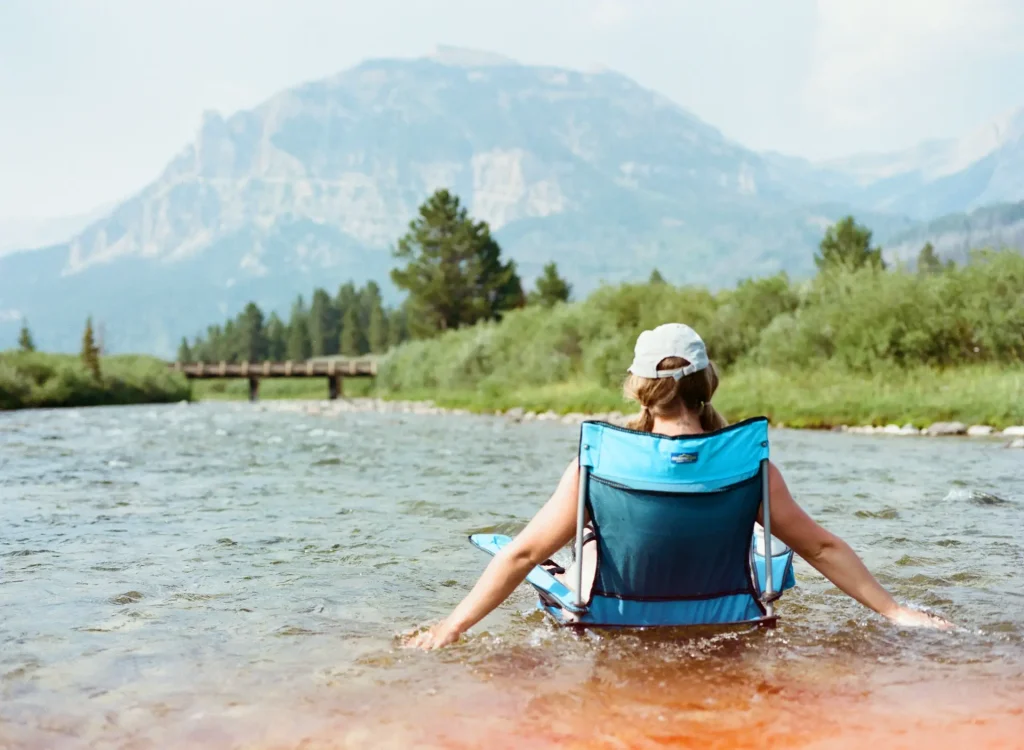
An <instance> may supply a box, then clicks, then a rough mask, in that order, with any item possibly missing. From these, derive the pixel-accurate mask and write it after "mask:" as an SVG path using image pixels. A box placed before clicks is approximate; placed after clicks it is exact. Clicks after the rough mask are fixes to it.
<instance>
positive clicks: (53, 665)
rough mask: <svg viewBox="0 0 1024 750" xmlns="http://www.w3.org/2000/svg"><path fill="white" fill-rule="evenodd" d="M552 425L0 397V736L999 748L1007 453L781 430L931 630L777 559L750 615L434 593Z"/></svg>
mask: <svg viewBox="0 0 1024 750" xmlns="http://www.w3.org/2000/svg"><path fill="white" fill-rule="evenodd" d="M576 434H577V431H576V428H573V427H570V426H565V425H560V424H549V423H548V424H546V423H532V424H513V423H511V422H508V421H505V420H502V419H499V418H484V417H460V416H418V415H403V414H374V413H371V414H342V415H340V416H324V415H318V414H315V413H302V412H296V411H293V412H288V411H282V410H279V409H274V408H268V407H260V406H257V407H253V406H250V405H248V404H245V405H242V404H227V405H206V404H204V405H199V406H195V405H193V406H187V407H185V406H168V407H157V408H151V407H142V408H127V409H121V408H118V409H87V410H62V411H38V412H18V413H8V414H2V415H0V531H2V534H0V574H2V577H0V747H4V748H7V747H11V748H58V749H59V748H81V747H100V748H185V747H188V748H193V747H217V748H228V747H246V748H363V747H372V748H376V747H381V748H392V747H394V748H408V747H446V748H447V747H459V748H463V747H464V748H476V747H484V746H487V747H489V748H506V747H508V748H512V747H588V748H605V747H607V748H623V747H638V748H647V747H658V748H661V747H666V746H678V747H701V748H743V747H760V748H766V747H767V748H804V747H807V748H863V747H865V746H868V745H869V744H873V745H874V747H877V748H902V747H906V748H917V747H927V748H946V747H949V748H953V747H956V748H982V747H1003V748H1024V453H1021V452H1020V451H1014V450H1007V449H1005V448H1003V447H1002V446H1001V444H1000V443H999V442H989V441H985V440H969V439H955V438H952V439H927V438H899V437H894V438H887V437H878V436H854V435H843V434H830V433H808V432H791V431H776V432H774V433H773V435H772V451H773V458H774V460H775V461H776V462H777V463H778V464H779V466H780V467H781V468H782V470H783V473H784V474H785V476H786V477H787V480H788V482H789V484H790V487H791V489H792V491H793V493H794V496H796V497H797V499H798V501H800V502H801V503H802V504H803V505H804V506H805V507H806V508H807V509H808V510H809V511H810V512H811V514H812V515H813V516H815V517H816V518H817V519H818V520H819V521H821V522H822V523H823V524H825V525H826V526H828V527H829V528H830V529H832V530H833V531H835V532H837V533H839V534H840V535H841V536H843V537H844V538H845V539H847V541H849V542H850V543H851V544H852V545H853V546H854V548H855V549H857V550H859V551H860V552H861V553H862V556H863V557H864V558H865V561H866V562H867V564H868V566H869V567H870V568H871V569H872V570H873V571H874V572H875V573H876V575H877V576H878V577H879V579H880V580H881V581H882V582H883V583H884V584H885V585H886V586H888V587H889V588H890V589H891V590H892V591H894V593H895V594H896V595H897V597H898V598H900V599H901V600H905V601H909V602H914V603H917V604H919V605H922V606H926V607H929V608H933V609H934V610H936V611H939V612H941V613H942V614H944V615H945V616H947V617H949V618H950V619H952V620H954V621H955V622H956V623H957V625H958V626H959V627H958V628H957V630H955V631H953V632H947V633H940V632H934V631H910V630H901V629H898V628H896V627H893V626H891V625H889V624H888V623H886V622H884V621H882V620H881V619H880V618H879V617H877V616H875V615H873V614H872V613H870V612H868V611H867V610H865V609H863V608H862V607H860V606H859V605H857V604H856V603H855V602H852V601H851V600H849V599H847V598H846V597H845V596H843V595H841V594H840V593H839V592H838V591H837V590H836V589H834V588H833V587H832V586H831V585H830V584H828V583H827V582H826V581H825V580H824V579H822V578H821V577H820V576H818V575H817V574H816V573H815V572H814V571H813V570H811V569H810V568H809V566H807V565H806V564H804V563H803V562H802V561H798V563H797V568H796V570H797V577H798V588H797V589H795V590H793V591H790V592H788V593H787V595H786V596H785V597H784V599H783V600H782V602H781V605H780V608H779V609H780V614H781V623H780V626H779V628H778V629H777V630H776V631H774V632H757V633H751V634H739V635H738V634H729V635H716V634H712V633H698V634H692V633H687V634H679V633H675V634H673V635H672V636H671V637H669V636H666V635H663V634H660V633H651V632H646V633H618V634H609V633H591V634H587V635H584V636H582V637H581V636H577V635H574V634H572V633H570V632H565V631H560V630H556V629H555V628H553V627H552V626H551V625H549V624H548V622H547V621H546V620H545V619H544V618H543V617H541V616H540V615H539V614H538V613H537V612H536V611H535V609H534V602H535V599H534V597H533V595H532V594H531V591H530V590H529V589H528V588H526V587H521V588H520V589H519V590H517V592H516V593H515V594H514V595H513V597H512V598H511V599H510V600H509V601H508V602H506V603H505V604H504V605H503V606H502V607H500V608H499V610H498V611H496V612H495V613H494V614H492V615H491V616H489V617H488V618H487V619H486V620H484V622H482V623H481V624H480V625H478V626H477V627H476V628H475V629H474V630H473V631H472V632H471V633H470V634H469V635H468V637H466V638H465V639H464V640H463V641H462V642H461V643H460V644H458V645H456V646H454V647H452V648H449V649H446V650H443V651H440V652H434V653H429V654H428V653H421V652H414V651H409V650H406V649H402V648H400V647H399V643H400V641H399V639H398V637H397V636H398V634H400V633H401V632H403V631H406V630H408V629H409V628H411V627H413V626H415V625H417V624H418V623H421V622H423V621H428V620H431V619H436V618H439V617H441V616H442V615H444V614H445V613H446V612H447V611H448V610H449V609H450V608H451V607H452V606H453V605H454V604H455V603H456V602H457V601H458V600H459V599H460V598H461V596H462V595H463V594H464V593H465V592H466V591H467V590H468V588H469V587H470V586H471V585H472V583H473V581H474V580H475V579H476V576H477V575H478V574H479V573H480V572H481V571H482V570H483V568H484V565H485V564H486V562H487V560H488V558H487V557H486V556H485V555H484V554H483V553H481V552H479V551H477V550H475V549H473V548H472V547H471V546H470V545H469V544H468V543H467V541H466V536H467V534H470V533H472V532H477V531H484V530H488V531H489V530H494V531H498V532H501V533H515V532H516V531H517V530H518V529H520V528H521V527H522V526H523V525H524V524H525V522H526V521H527V520H528V519H529V517H530V515H531V514H532V513H533V511H534V510H535V509H536V508H537V507H538V506H539V505H540V504H541V503H542V502H543V501H544V500H545V499H546V497H547V495H548V494H549V493H550V492H551V490H552V489H553V488H554V485H555V483H556V482H557V480H558V477H559V475H560V472H561V471H562V469H563V468H564V466H565V464H566V462H568V461H569V459H570V458H571V457H572V456H573V454H574V451H575V448H576Z"/></svg>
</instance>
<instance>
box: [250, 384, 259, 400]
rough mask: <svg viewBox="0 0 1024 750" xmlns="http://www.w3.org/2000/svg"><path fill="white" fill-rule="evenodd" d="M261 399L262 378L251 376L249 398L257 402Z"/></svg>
mask: <svg viewBox="0 0 1024 750" xmlns="http://www.w3.org/2000/svg"><path fill="white" fill-rule="evenodd" d="M259 399H260V379H259V378H249V400H250V401H252V402H253V403H256V402H257V401H259Z"/></svg>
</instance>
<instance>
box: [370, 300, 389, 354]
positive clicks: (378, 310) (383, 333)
mask: <svg viewBox="0 0 1024 750" xmlns="http://www.w3.org/2000/svg"><path fill="white" fill-rule="evenodd" d="M388 334H389V332H388V319H387V313H386V312H384V306H383V305H377V306H376V307H374V308H373V309H372V310H371V311H370V322H369V323H368V324H367V326H366V346H367V348H368V349H369V351H370V352H371V353H373V354H383V353H384V352H385V351H387V348H388Z"/></svg>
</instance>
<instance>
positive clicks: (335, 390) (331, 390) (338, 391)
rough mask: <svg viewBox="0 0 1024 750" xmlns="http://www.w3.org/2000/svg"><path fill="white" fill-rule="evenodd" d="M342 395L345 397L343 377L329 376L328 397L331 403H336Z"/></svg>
mask: <svg viewBox="0 0 1024 750" xmlns="http://www.w3.org/2000/svg"><path fill="white" fill-rule="evenodd" d="M341 395H343V391H342V385H341V375H329V376H328V377H327V397H328V398H330V400H331V401H336V400H337V399H338V397H339V396H341Z"/></svg>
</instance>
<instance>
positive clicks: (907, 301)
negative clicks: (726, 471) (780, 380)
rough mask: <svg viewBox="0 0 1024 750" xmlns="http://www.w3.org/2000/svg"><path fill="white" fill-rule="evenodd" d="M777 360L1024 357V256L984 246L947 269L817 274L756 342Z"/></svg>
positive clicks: (953, 362)
mask: <svg viewBox="0 0 1024 750" xmlns="http://www.w3.org/2000/svg"><path fill="white" fill-rule="evenodd" d="M752 354H753V356H754V358H756V359H757V361H759V362H760V363H762V364H765V365H768V366H771V367H774V368H794V369H799V368H813V367H816V366H818V363H821V362H824V361H830V362H832V363H833V364H836V365H839V366H841V367H843V368H846V369H847V370H851V371H856V372H873V371H878V370H882V369H885V368H887V367H889V366H893V365H895V366H898V367H912V366H916V365H927V366H931V367H951V366H959V365H964V364H971V363H978V364H980V363H986V362H990V363H1006V364H1019V363H1021V362H1022V361H1024V256H1021V255H1018V254H1016V253H1013V252H1009V251H1007V252H998V253H994V252H977V253H975V254H974V255H973V256H972V258H971V261H970V262H969V263H967V264H966V265H964V266H960V267H954V268H951V269H947V270H946V271H945V272H944V273H942V274H938V275H918V274H911V273H906V272H903V271H894V272H890V273H882V274H880V273H877V272H876V271H874V270H873V269H871V268H862V269H860V270H855V271H850V270H846V271H842V272H838V273H833V274H829V275H826V276H823V277H820V278H818V279H816V280H815V282H814V283H813V284H812V286H811V288H810V290H809V292H808V294H807V296H806V298H805V299H804V301H803V302H802V304H801V306H800V308H799V309H797V310H796V311H794V312H792V313H786V314H783V315H779V316H778V317H776V318H775V319H774V320H773V321H772V322H771V324H770V325H769V326H768V327H767V329H766V330H765V331H764V333H763V334H762V336H761V339H760V341H759V343H758V345H757V347H756V348H755V350H754V351H753V353H752Z"/></svg>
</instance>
